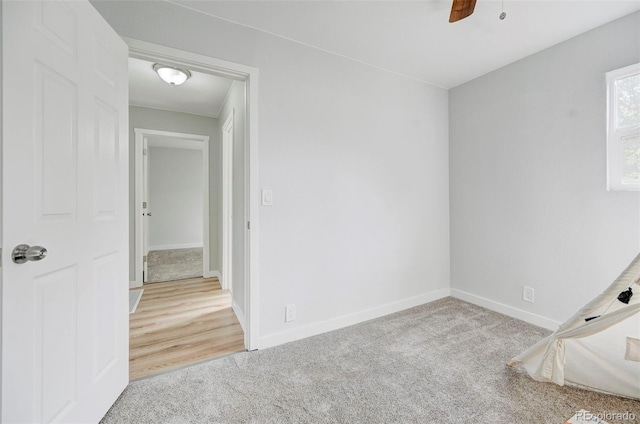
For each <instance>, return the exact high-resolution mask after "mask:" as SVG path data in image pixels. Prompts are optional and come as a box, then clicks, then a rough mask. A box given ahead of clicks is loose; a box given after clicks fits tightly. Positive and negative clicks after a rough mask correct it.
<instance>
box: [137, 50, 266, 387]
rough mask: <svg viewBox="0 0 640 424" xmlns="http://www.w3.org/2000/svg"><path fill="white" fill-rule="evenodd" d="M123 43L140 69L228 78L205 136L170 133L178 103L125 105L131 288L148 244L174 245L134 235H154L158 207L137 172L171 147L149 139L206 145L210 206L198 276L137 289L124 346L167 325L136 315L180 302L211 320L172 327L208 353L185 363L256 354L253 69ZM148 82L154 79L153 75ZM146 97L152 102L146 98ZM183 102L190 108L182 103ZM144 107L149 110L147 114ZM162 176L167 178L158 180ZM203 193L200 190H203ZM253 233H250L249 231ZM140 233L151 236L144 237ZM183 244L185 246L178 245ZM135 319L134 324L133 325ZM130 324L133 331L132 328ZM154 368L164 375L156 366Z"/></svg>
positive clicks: (143, 267)
mask: <svg viewBox="0 0 640 424" xmlns="http://www.w3.org/2000/svg"><path fill="white" fill-rule="evenodd" d="M125 41H127V42H128V43H129V45H130V60H137V61H144V62H146V64H145V67H148V68H153V66H152V65H153V64H154V63H160V62H162V63H164V64H169V65H172V66H180V67H183V68H186V69H189V70H190V72H191V73H192V75H193V78H194V82H196V77H197V76H198V75H199V74H207V75H213V76H216V77H219V78H220V77H221V78H227V79H228V80H229V85H228V86H227V90H226V93H225V96H224V99H223V104H220V105H219V106H215V105H212V104H211V103H209V107H210V110H209V111H208V112H207V113H206V114H207V115H209V116H208V117H209V118H213V119H214V120H216V121H217V123H216V124H215V125H214V126H215V130H212V131H208V132H205V131H200V130H197V129H195V128H188V129H185V128H184V127H183V128H180V129H179V130H178V131H176V130H175V128H174V129H172V128H169V125H168V124H169V122H170V120H168V119H166V117H167V116H168V113H170V112H171V111H170V110H169V109H172V108H174V107H175V108H179V107H182V106H184V104H180V103H179V102H177V105H175V106H169V107H162V106H155V107H153V106H151V107H149V106H146V109H145V110H142V109H141V108H143V107H144V106H143V105H140V104H138V105H136V104H135V102H133V101H132V102H131V104H132V106H131V113H132V114H131V115H130V121H131V122H130V125H131V126H132V127H134V128H136V130H135V131H134V132H135V139H136V141H135V152H136V158H137V159H136V167H135V173H134V178H133V179H134V182H135V184H136V190H135V192H136V193H135V196H132V197H134V198H135V203H134V205H135V209H136V211H135V212H134V214H135V215H134V219H133V222H132V226H133V227H134V232H135V234H136V237H135V239H136V240H135V258H134V259H133V260H132V262H133V263H132V265H133V269H134V273H135V276H133V277H132V284H131V285H132V287H133V286H140V285H142V284H143V282H149V279H150V277H151V275H152V271H151V270H150V269H149V266H150V259H151V258H150V257H149V255H148V254H147V252H152V251H153V249H151V248H152V247H153V246H154V243H160V246H161V247H163V246H164V247H165V248H166V247H176V246H173V245H172V243H171V242H168V243H167V245H163V244H162V243H161V242H157V240H156V241H155V242H154V241H153V240H151V239H147V246H146V247H145V236H140V234H145V233H147V234H151V237H153V230H152V229H150V228H149V227H150V223H151V222H153V220H155V218H156V217H157V215H158V211H157V210H156V207H157V204H156V203H154V201H153V196H151V197H146V199H143V198H144V197H145V196H144V191H145V190H144V187H143V186H141V185H142V184H140V182H141V181H143V178H142V174H143V173H144V172H145V166H144V162H145V160H144V158H147V159H149V158H152V159H151V160H152V161H153V157H154V149H169V148H171V146H166V145H160V146H158V145H157V143H158V142H157V141H156V138H157V137H161V138H162V139H163V141H162V142H163V143H166V142H167V140H166V139H168V138H173V139H175V140H178V139H180V137H182V139H183V140H180V141H184V139H185V138H189V137H191V141H196V140H193V139H194V138H198V137H200V138H201V140H199V141H196V142H199V143H201V145H202V146H203V148H202V150H203V151H204V150H205V147H204V146H208V149H209V153H208V154H203V157H207V158H208V159H209V164H208V165H209V173H208V178H207V179H206V180H207V181H208V183H209V188H208V193H209V195H210V197H209V200H208V201H207V200H206V199H204V197H203V201H202V204H203V206H204V205H208V206H209V211H208V212H207V211H203V212H204V213H203V215H202V216H203V217H204V218H205V219H204V220H202V223H203V225H202V233H203V236H202V249H203V256H202V258H203V265H202V270H201V275H202V277H200V278H191V279H183V280H179V281H173V282H167V283H151V284H145V285H144V286H143V287H144V294H143V296H142V299H141V300H140V302H139V304H138V310H137V311H136V312H135V313H134V314H133V315H131V317H132V318H131V319H130V322H131V323H132V324H131V339H130V344H131V346H134V345H136V344H137V345H138V346H140V343H134V339H133V337H146V336H143V335H148V334H149V332H150V329H151V327H155V328H158V329H159V328H160V327H163V326H166V319H165V318H166V317H164V316H162V317H161V316H159V315H158V314H156V316H155V317H153V318H149V319H146V318H145V319H144V320H140V319H137V318H134V317H136V315H138V313H139V312H144V311H150V310H155V311H158V310H163V309H164V310H169V309H171V310H180V309H181V308H182V307H184V306H186V305H187V304H189V305H194V304H202V302H205V303H207V308H209V309H208V311H207V313H206V315H207V317H206V318H207V320H209V319H210V318H211V320H209V321H207V322H206V323H204V322H203V320H202V319H201V318H202V313H201V312H202V311H201V310H200V312H194V317H195V322H191V323H190V324H189V325H182V327H183V328H182V329H181V330H178V329H175V328H173V329H171V330H170V332H171V333H175V334H177V335H178V337H179V338H180V339H182V341H184V343H185V344H188V345H190V346H193V345H194V343H195V342H196V339H198V340H200V341H204V342H205V343H209V347H207V348H204V347H203V348H202V349H200V348H197V350H198V349H199V350H202V351H204V350H208V351H209V352H208V353H204V352H195V353H193V352H192V353H190V354H189V355H188V356H191V357H192V358H191V362H190V363H195V362H199V361H200V360H205V359H209V358H211V357H215V356H217V355H220V354H226V353H230V351H229V349H232V350H231V351H238V350H242V349H255V348H256V343H255V341H252V337H251V332H250V329H251V327H252V325H251V324H252V323H253V321H254V320H255V318H256V314H255V313H252V308H255V304H254V303H253V304H252V301H251V299H252V295H251V276H252V274H253V273H254V272H255V269H254V267H252V266H251V261H250V253H251V252H254V251H255V244H254V243H251V240H252V234H251V233H249V231H248V229H249V221H250V217H251V215H252V214H255V209H254V208H252V207H251V205H250V203H251V202H250V200H249V198H250V194H251V192H252V190H253V191H255V189H254V188H253V187H252V186H251V184H250V182H251V179H252V178H254V179H255V176H256V175H255V173H253V172H252V171H251V167H250V158H251V157H252V156H253V155H254V153H253V152H252V151H251V150H250V149H249V140H250V138H251V135H252V134H253V132H254V131H253V130H252V128H251V127H252V123H253V122H254V121H255V119H254V117H253V116H250V114H249V111H250V104H251V103H252V101H251V100H250V99H251V98H253V102H254V103H253V104H254V105H255V95H254V96H253V97H252V96H251V95H250V94H249V89H250V87H253V89H254V90H255V80H251V82H252V83H250V79H251V78H255V73H254V72H255V70H253V69H252V68H248V67H244V66H241V65H235V64H229V63H226V62H222V61H218V60H216V59H212V58H206V57H201V56H198V55H193V54H190V53H185V52H181V51H175V50H173V49H168V48H165V47H162V46H157V45H152V44H149V43H144V42H139V41H136V40H125ZM194 59H197V60H194ZM147 65H149V66H147ZM234 67H236V68H238V67H239V69H235V70H234ZM130 75H131V74H130ZM154 77H155V78H157V76H154ZM185 86H186V84H185ZM166 87H168V88H170V89H174V92H173V93H176V92H177V91H175V89H176V88H180V87H171V86H166ZM202 92H203V90H200V92H199V93H202ZM146 97H148V98H153V96H146ZM199 97H200V96H191V97H190V98H189V100H193V99H197V98H199ZM155 100H158V99H155ZM188 103H193V102H191V101H189V102H188ZM150 109H154V110H153V111H152V110H150ZM134 111H136V113H137V116H134V115H133V112H134ZM173 112H177V113H180V114H183V118H185V116H186V115H185V114H188V115H189V117H188V119H187V118H185V119H187V120H189V119H190V120H191V121H193V122H196V121H198V120H199V121H202V120H203V119H200V118H206V117H204V116H203V115H205V113H198V112H195V113H194V112H193V111H189V110H188V109H187V110H186V111H185V110H180V109H178V110H177V111H173ZM152 115H158V116H160V115H162V116H163V117H164V118H161V119H156V120H155V121H154V122H156V123H158V125H155V126H151V125H148V121H147V123H144V124H143V123H141V122H140V119H137V118H140V117H141V116H142V117H143V119H142V120H143V121H144V119H150V116H152ZM212 115H213V116H212ZM198 116H199V117H198ZM196 118H198V119H196ZM134 121H136V122H134ZM210 133H213V135H210ZM194 134H201V135H194ZM205 134H206V135H207V136H209V137H210V138H209V140H208V141H204V137H205ZM254 137H255V136H254ZM175 140H174V141H175ZM145 142H146V144H147V146H146V149H147V150H146V151H147V155H144V154H143V152H144V149H145V146H144V145H145ZM161 144H162V143H161ZM132 150H133V149H132ZM158 151H160V150H158ZM164 153H168V152H164ZM160 156H162V155H160ZM165 156H167V155H165ZM168 156H171V154H170V153H169V154H168ZM147 167H148V170H147V172H148V171H150V170H151V169H152V167H153V165H149V163H148V162H147ZM203 168H204V166H203ZM166 171H167V169H166V167H165V169H164V172H165V173H166ZM165 177H167V176H166V175H165ZM169 179H170V178H169ZM148 189H149V193H148V194H150V193H151V192H152V190H151V188H150V187H148ZM202 191H203V192H204V188H203V189H202ZM145 202H147V203H145ZM154 205H155V206H154ZM254 207H255V206H254ZM149 213H151V215H148V214H149ZM207 218H208V219H207ZM254 222H255V221H254ZM207 223H208V224H209V229H208V230H207V229H206V228H205V227H206V225H207ZM253 227H254V231H255V225H254V226H253ZM145 228H146V229H147V230H151V231H145ZM207 236H208V237H207ZM182 241H183V242H186V241H185V240H182ZM207 241H208V242H209V249H208V250H209V252H208V254H207V252H206V250H207ZM160 250H166V249H160ZM144 256H147V261H146V262H144ZM207 262H208V263H207ZM232 276H233V278H232ZM189 293H195V296H196V297H191V298H188V297H189ZM254 293H255V291H254ZM165 294H173V295H176V294H177V295H178V298H175V297H174V298H171V299H168V300H167V299H165V300H164V301H163V302H164V304H161V303H159V302H160V299H161V298H162V297H163V296H164V295H165ZM145 295H147V296H145ZM145 297H146V298H147V299H153V302H152V303H149V302H147V301H145ZM187 298H188V300H187ZM196 309H198V307H196ZM181 313H182V315H183V317H184V316H185V315H189V314H191V312H189V311H186V310H183V311H182V312H181ZM134 321H136V323H135V324H134ZM142 321H145V322H142ZM183 324H184V320H183ZM254 325H255V324H254ZM134 326H135V327H136V328H134ZM140 326H142V327H144V326H147V328H143V329H142V330H140V328H139V327H140ZM187 327H189V328H195V327H198V328H199V330H198V334H197V335H194V334H189V332H188V331H183V330H185V329H186V328H187ZM254 328H255V327H254ZM136 335H138V336H136ZM216 337H223V338H224V339H226V340H223V341H222V342H220V341H219V340H218V341H215V340H214V339H215V338H216ZM140 340H142V339H140ZM140 340H137V341H140ZM148 342H149V340H146V341H143V342H142V344H143V345H145V346H144V349H147V352H146V353H145V352H143V353H142V354H141V355H143V356H147V357H149V356H150V355H149V352H148V349H150V347H149V346H148V345H149V343H148ZM212 342H213V344H217V347H213V348H212V347H211V343H212ZM153 343H154V344H156V345H160V346H162V345H163V344H164V345H167V346H169V347H170V349H169V350H172V351H175V350H176V349H175V345H176V343H175V341H174V340H169V341H166V340H165V341H162V340H156V341H154V342H153ZM222 345H225V347H224V348H222V349H220V346H222ZM225 349H226V351H225ZM214 351H216V352H217V353H215V352H214ZM201 353H202V354H201ZM210 354H212V355H210ZM130 355H131V359H132V360H134V359H135V358H134V357H133V356H134V355H133V354H130ZM136 355H138V357H140V354H139V353H136ZM153 355H155V353H154V354H152V355H151V356H153ZM207 355H209V356H207ZM163 361H164V362H167V363H168V364H169V368H174V367H175V366H176V365H177V366H182V365H184V364H183V363H181V362H180V361H181V359H180V358H177V359H176V358H173V357H168V358H166V359H165V360H163ZM158 367H160V365H159V363H156V364H149V365H148V366H146V368H147V369H151V368H158ZM132 368H133V367H132ZM158 370H163V369H162V368H158ZM139 376H143V375H138V376H133V374H132V378H136V377H139Z"/></svg>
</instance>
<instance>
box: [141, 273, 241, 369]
mask: <svg viewBox="0 0 640 424" xmlns="http://www.w3.org/2000/svg"><path fill="white" fill-rule="evenodd" d="M143 288H144V292H143V294H142V298H141V299H140V303H139V304H138V308H137V309H136V312H134V313H133V314H131V315H129V378H130V379H132V380H133V379H136V378H140V377H146V376H149V375H152V374H156V373H159V372H162V371H167V370H170V369H174V368H179V367H182V366H184V365H189V364H193V363H196V362H200V361H203V360H206V359H212V358H215V357H218V356H222V355H226V354H229V353H232V352H238V351H241V350H244V334H243V332H242V328H241V327H240V324H239V323H238V320H237V318H236V316H235V314H234V313H233V311H232V309H231V293H230V292H229V291H228V290H221V289H220V283H219V282H218V279H217V278H206V279H203V278H194V279H190V280H181V281H170V282H166V283H153V284H145V285H144V287H143Z"/></svg>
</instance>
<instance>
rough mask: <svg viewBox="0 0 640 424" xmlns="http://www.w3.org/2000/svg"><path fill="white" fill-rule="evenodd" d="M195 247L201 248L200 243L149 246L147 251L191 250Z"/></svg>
mask: <svg viewBox="0 0 640 424" xmlns="http://www.w3.org/2000/svg"><path fill="white" fill-rule="evenodd" d="M195 247H202V243H182V244H159V245H157V246H149V250H172V249H193V248H195Z"/></svg>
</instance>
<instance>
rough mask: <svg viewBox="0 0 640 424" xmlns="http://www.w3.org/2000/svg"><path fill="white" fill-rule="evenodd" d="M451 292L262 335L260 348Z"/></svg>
mask: <svg viewBox="0 0 640 424" xmlns="http://www.w3.org/2000/svg"><path fill="white" fill-rule="evenodd" d="M449 294H450V291H449V289H448V288H446V289H440V290H435V291H432V292H429V293H425V294H421V295H418V296H414V297H410V298H408V299H403V300H399V301H397V302H391V303H387V304H384V305H380V306H376V307H373V308H370V309H365V310H363V311H360V312H354V313H351V314H347V315H343V316H340V317H336V318H331V319H328V320H326V321H320V322H315V323H311V324H308V325H305V326H300V327H295V328H292V329H291V330H286V331H281V332H279V333H274V334H269V335H267V336H263V337H260V339H259V341H258V349H266V348H268V347H272V346H277V345H281V344H283V343H288V342H293V341H295V340H301V339H304V338H306V337H311V336H315V335H317V334H322V333H326V332H328V331H333V330H338V329H340V328H344V327H348V326H350V325H354V324H358V323H360V322H363V321H368V320H371V319H374V318H379V317H382V316H385V315H389V314H393V313H395V312H400V311H403V310H405V309H409V308H413V307H414V306H418V305H422V304H425V303H429V302H433V301H434V300H438V299H442V298H443V297H447V296H449Z"/></svg>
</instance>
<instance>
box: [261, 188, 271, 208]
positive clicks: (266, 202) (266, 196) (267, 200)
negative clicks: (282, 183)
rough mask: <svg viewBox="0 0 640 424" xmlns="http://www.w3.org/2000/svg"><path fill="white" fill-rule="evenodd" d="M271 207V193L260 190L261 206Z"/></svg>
mask: <svg viewBox="0 0 640 424" xmlns="http://www.w3.org/2000/svg"><path fill="white" fill-rule="evenodd" d="M272 205H273V191H271V190H262V206H272Z"/></svg>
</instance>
